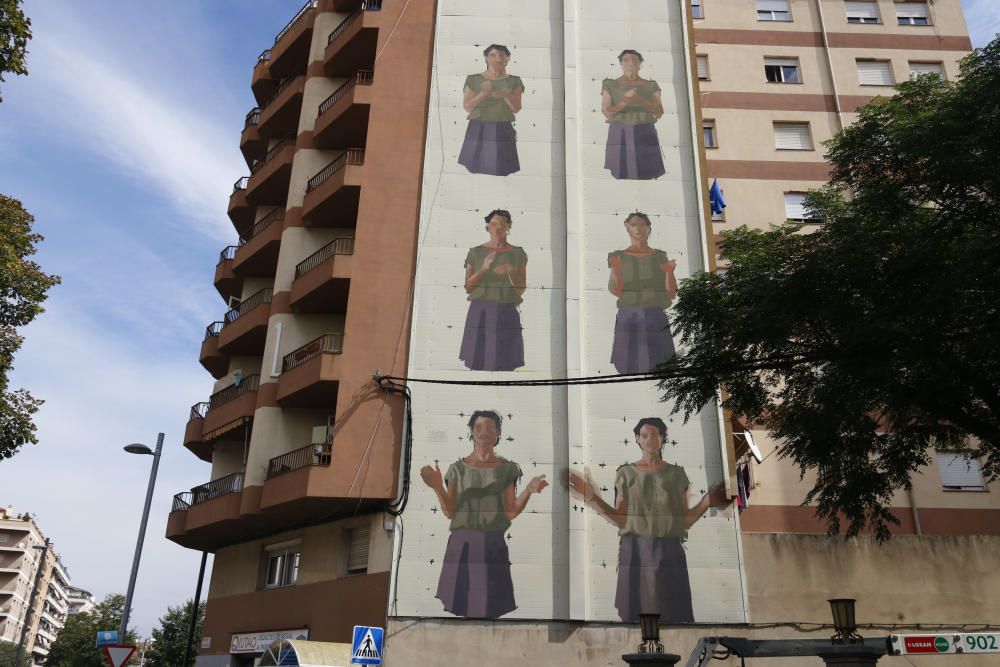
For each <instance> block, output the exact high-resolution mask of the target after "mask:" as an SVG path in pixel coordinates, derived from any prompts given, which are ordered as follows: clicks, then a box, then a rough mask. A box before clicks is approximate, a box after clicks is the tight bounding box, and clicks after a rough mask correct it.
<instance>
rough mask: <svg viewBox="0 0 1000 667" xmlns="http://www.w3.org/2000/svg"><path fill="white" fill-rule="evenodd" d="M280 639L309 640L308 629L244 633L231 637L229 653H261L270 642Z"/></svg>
mask: <svg viewBox="0 0 1000 667" xmlns="http://www.w3.org/2000/svg"><path fill="white" fill-rule="evenodd" d="M280 639H309V629H308V628H302V629H300V630H271V631H269V632H245V633H242V634H238V635H233V638H232V640H230V642H229V652H230V653H232V654H238V653H263V652H264V649H266V648H267V647H268V646H270V644H271V642H276V641H278V640H280Z"/></svg>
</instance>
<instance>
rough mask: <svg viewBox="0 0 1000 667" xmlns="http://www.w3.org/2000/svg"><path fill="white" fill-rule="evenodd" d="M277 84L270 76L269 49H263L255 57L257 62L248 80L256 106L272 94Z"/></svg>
mask: <svg viewBox="0 0 1000 667" xmlns="http://www.w3.org/2000/svg"><path fill="white" fill-rule="evenodd" d="M277 83H278V82H277V81H276V80H275V78H274V77H273V76H272V75H271V49H265V50H264V51H263V52H261V54H260V55H259V56H257V62H256V63H254V66H253V75H252V76H251V78H250V90H252V91H253V96H254V98H255V99H256V100H257V103H258V104H260V103H261V102H262V101H264V100H266V99H267V98H269V97H270V96H271V95H273V94H274V89H275V88H276V87H277Z"/></svg>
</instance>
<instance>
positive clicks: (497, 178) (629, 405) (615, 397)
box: [391, 0, 745, 623]
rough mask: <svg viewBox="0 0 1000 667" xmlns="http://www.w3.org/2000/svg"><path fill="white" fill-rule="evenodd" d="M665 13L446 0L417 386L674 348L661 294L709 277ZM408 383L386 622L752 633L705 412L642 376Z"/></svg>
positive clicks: (633, 366)
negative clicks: (665, 396) (695, 625)
mask: <svg viewBox="0 0 1000 667" xmlns="http://www.w3.org/2000/svg"><path fill="white" fill-rule="evenodd" d="M681 12H682V8H681V6H680V0H621V1H619V2H614V3H611V2H606V0H520V1H516V2H499V3H498V2H486V1H484V0H439V1H438V19H437V32H436V44H435V54H434V70H433V78H432V91H431V102H430V104H431V108H430V114H429V118H428V133H427V143H426V147H425V166H424V186H423V199H422V207H421V229H420V246H419V250H418V253H419V255H418V269H417V283H416V288H415V300H414V319H413V330H412V341H411V352H410V367H409V369H408V375H409V376H410V377H412V378H433V379H438V380H466V381H477V382H481V381H496V382H503V381H509V380H532V379H546V378H561V377H579V376H598V375H615V374H619V373H642V372H645V371H647V370H650V367H651V365H652V364H654V363H655V362H656V361H658V360H659V359H660V358H661V357H663V356H664V355H669V354H670V352H671V351H672V349H673V347H672V346H673V340H672V337H671V335H670V333H669V329H668V322H669V317H670V304H671V303H672V300H673V293H674V291H675V289H676V281H679V280H681V279H683V278H684V277H685V276H687V275H689V274H690V273H691V272H692V271H696V270H700V269H702V268H703V266H704V250H703V247H704V246H703V244H704V241H703V236H702V235H703V231H702V218H701V213H700V211H699V201H700V197H701V195H700V191H699V184H698V180H699V179H698V176H697V173H696V160H695V147H694V146H693V144H692V119H691V114H690V110H689V108H690V103H689V89H688V77H689V75H688V64H687V60H686V56H685V54H686V48H685V46H684V37H683V18H682V13H681ZM497 211H499V212H497ZM636 212H639V213H642V214H644V215H641V216H636V215H633V214H635V213H636ZM491 213H493V215H491ZM411 389H412V393H413V408H414V422H413V424H414V432H413V483H412V486H411V495H410V502H409V505H408V508H407V510H406V512H405V514H404V515H403V517H402V520H401V523H402V526H403V529H402V543H401V545H400V549H399V558H398V560H397V562H396V567H397V568H398V571H397V573H396V576H395V581H396V586H397V590H396V595H395V602H394V604H393V608H392V610H391V611H392V613H393V614H395V615H397V616H422V617H423V616H441V617H465V618H524V619H570V618H572V619H586V620H598V621H628V622H632V621H634V617H635V614H637V613H638V612H639V611H655V612H658V613H661V616H662V617H663V618H664V621H665V622H676V623H684V622H740V621H743V620H745V606H744V590H743V589H744V587H743V584H742V580H741V574H740V560H739V540H738V536H739V532H738V525H737V518H736V517H735V516H734V511H733V509H732V507H731V506H726V500H725V498H724V493H722V492H721V489H718V488H716V489H715V491H713V490H712V489H713V487H715V486H716V485H717V484H718V483H719V482H721V481H722V479H723V477H724V475H725V470H724V467H723V466H724V463H723V447H722V445H721V437H720V427H719V415H718V412H717V411H716V410H706V411H705V412H703V413H702V414H700V415H698V416H697V417H696V418H694V419H692V420H691V421H690V422H689V423H688V424H682V423H681V420H680V419H679V418H674V419H672V420H671V419H670V418H669V406H668V405H665V404H663V403H661V402H660V401H659V398H658V394H657V392H656V390H655V385H654V383H652V382H648V381H646V382H634V383H628V384H597V385H588V386H576V387H565V386H559V387H511V386H502V385H497V386H455V385H435V384H420V383H413V384H411ZM477 411H478V412H477ZM473 417H475V419H473ZM470 420H471V421H470ZM658 420H660V421H658ZM398 537H399V536H398V535H397V538H398Z"/></svg>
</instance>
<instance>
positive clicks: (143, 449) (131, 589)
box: [118, 433, 163, 643]
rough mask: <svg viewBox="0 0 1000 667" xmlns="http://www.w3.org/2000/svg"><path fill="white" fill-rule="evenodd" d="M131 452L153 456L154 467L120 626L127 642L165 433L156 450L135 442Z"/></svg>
mask: <svg viewBox="0 0 1000 667" xmlns="http://www.w3.org/2000/svg"><path fill="white" fill-rule="evenodd" d="M124 449H125V451H126V452H128V453H129V454H148V455H151V456H152V457H153V467H152V469H151V470H150V471H149V486H148V487H146V504H145V505H144V506H143V508H142V521H141V522H140V523H139V539H138V540H137V541H136V544H135V554H134V555H133V556H132V574H131V575H130V576H129V579H128V592H127V593H126V594H125V609H123V610H122V623H121V626H120V627H119V628H118V641H119V642H123V643H124V642H125V633H126V631H127V630H128V617H129V612H130V611H131V609H132V594H133V593H135V579H136V577H137V576H138V575H139V559H140V558H141V557H142V542H143V540H145V539H146V522H147V521H149V506H150V504H151V503H152V502H153V487H154V486H155V485H156V471H157V469H158V468H159V467H160V452H161V451H162V450H163V434H162V433H158V434H157V435H156V451H153V450H151V449H150V448H149V447H147V446H146V445H143V444H141V443H138V442H134V443H132V444H131V445H125V447H124Z"/></svg>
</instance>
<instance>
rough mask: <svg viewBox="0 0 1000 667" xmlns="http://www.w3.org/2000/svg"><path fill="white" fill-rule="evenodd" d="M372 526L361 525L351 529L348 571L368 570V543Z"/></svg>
mask: <svg viewBox="0 0 1000 667" xmlns="http://www.w3.org/2000/svg"><path fill="white" fill-rule="evenodd" d="M370 536H371V526H359V527H357V528H354V529H353V530H351V543H350V546H349V547H348V554H347V573H348V574H361V573H363V572H367V571H368V544H369V541H370V540H369V538H370Z"/></svg>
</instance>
